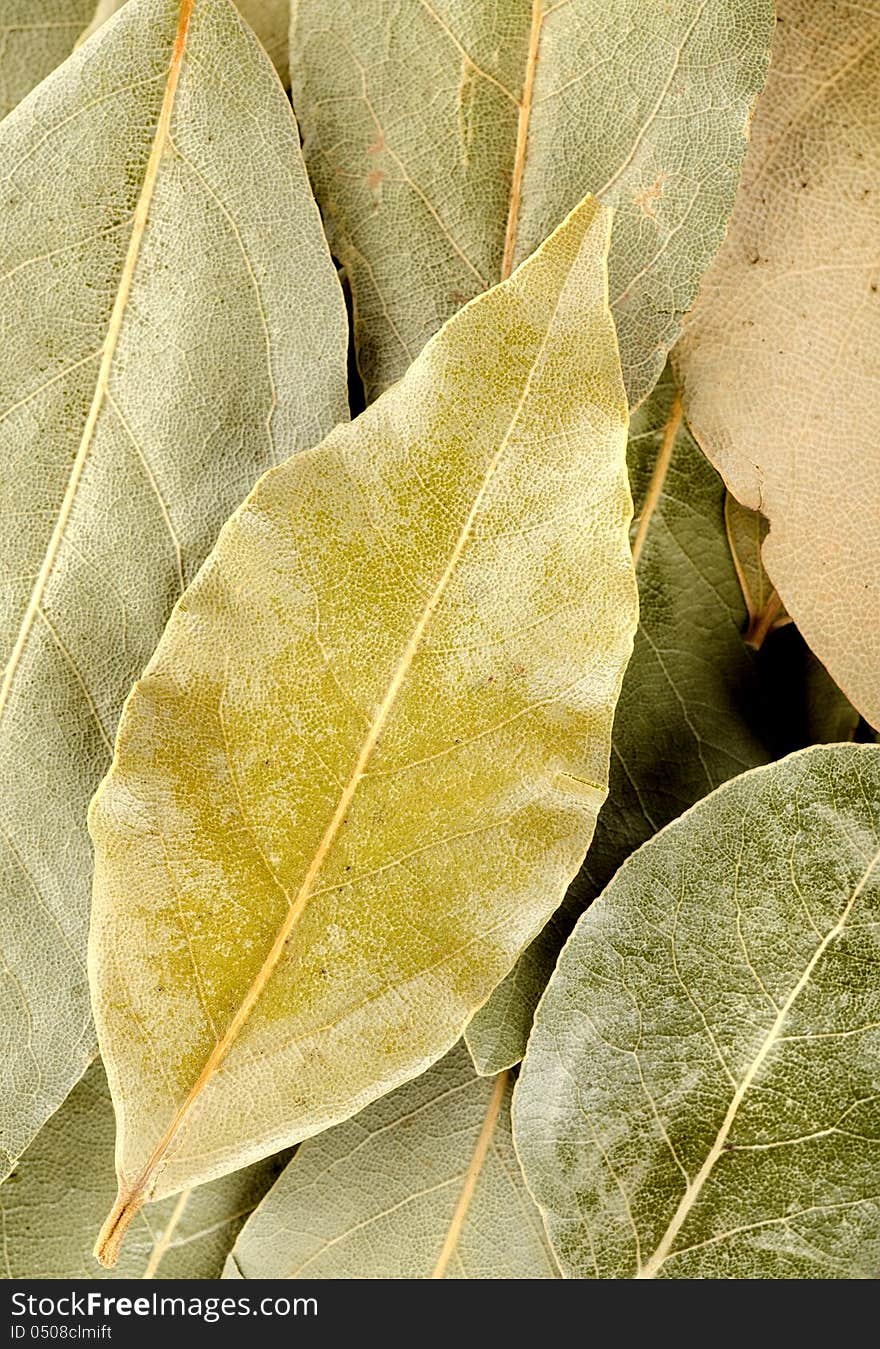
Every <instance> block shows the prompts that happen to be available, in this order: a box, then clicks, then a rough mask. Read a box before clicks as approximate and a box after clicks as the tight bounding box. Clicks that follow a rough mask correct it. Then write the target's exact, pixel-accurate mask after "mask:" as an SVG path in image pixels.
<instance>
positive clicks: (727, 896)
mask: <svg viewBox="0 0 880 1349" xmlns="http://www.w3.org/2000/svg"><path fill="white" fill-rule="evenodd" d="M878 801H880V748H878V747H877V746H876V745H835V746H828V747H818V748H812V749H808V750H804V751H802V752H800V753H798V754H794V755H792V756H790V757H789V758H787V759H785V760H782V761H781V762H779V763H776V764H773V765H771V766H769V767H767V768H759V769H756V770H754V771H753V772H751V773H747V774H744V775H743V776H742V777H740V778H738V779H736V780H735V781H733V782H730V783H727V784H726V785H725V786H724V787H721V788H720V789H719V790H718V791H717V792H715V793H714V794H713V795H712V796H711V797H709V798H707V799H706V800H705V801H702V802H700V804H698V805H697V806H695V807H694V808H693V809H692V810H691V811H689V812H688V813H687V814H686V815H684V816H683V817H682V818H681V819H679V820H676V821H675V822H674V823H673V824H671V825H670V826H669V827H668V828H667V829H665V830H663V831H662V833H660V834H658V835H657V836H656V837H655V838H654V839H652V840H651V841H650V842H649V843H646V844H645V845H644V847H642V848H641V849H640V850H639V851H638V852H637V853H635V854H634V855H633V856H632V858H630V860H629V861H628V862H626V863H625V864H624V866H623V867H622V868H621V869H620V871H619V872H618V873H617V875H616V876H615V878H614V880H613V881H612V882H611V884H610V885H609V886H608V888H607V889H606V890H605V892H604V894H603V895H602V897H601V898H600V899H599V900H597V902H596V903H595V904H594V905H593V906H592V908H591V909H590V910H589V911H588V912H587V913H586V914H585V915H584V916H583V918H582V919H581V920H580V922H579V923H578V925H577V927H576V929H575V931H574V934H573V935H572V937H571V939H570V941H569V942H568V944H567V946H566V947H565V950H564V951H563V953H562V956H561V957H560V961H559V965H558V966H557V969H556V971H555V973H554V975H553V978H552V980H551V982H550V984H549V986H548V989H547V992H546V994H545V996H544V999H543V1001H542V1002H541V1005H540V1007H539V1009H538V1013H537V1016H536V1019H535V1028H534V1030H533V1032H532V1035H531V1038H530V1040H529V1048H528V1052H527V1054H526V1058H525V1061H524V1064H523V1070H522V1075H521V1077H520V1080H519V1083H518V1086H517V1088H516V1092H515V1095H514V1109H513V1118H514V1135H515V1140H516V1147H517V1151H518V1154H519V1156H520V1159H521V1161H522V1164H523V1168H524V1170H525V1175H526V1180H527V1182H528V1185H529V1188H530V1190H531V1192H532V1193H533V1195H534V1196H535V1198H536V1199H537V1201H538V1203H539V1205H540V1206H541V1208H542V1210H543V1211H544V1215H545V1219H546V1222H547V1227H548V1233H549V1235H550V1239H551V1242H552V1244H553V1247H554V1250H555V1252H556V1255H557V1257H558V1259H559V1261H560V1264H561V1266H562V1268H563V1270H564V1271H565V1272H566V1273H567V1274H568V1275H570V1276H574V1277H584V1278H634V1277H640V1278H656V1277H660V1278H685V1279H688V1278H689V1279H694V1278H700V1279H706V1278H709V1279H712V1278H715V1279H717V1278H739V1279H742V1278H776V1279H785V1278H789V1279H790V1278H794V1279H803V1278H822V1279H824V1278H844V1279H846V1278H873V1277H876V1273H877V1269H878V1267H880V1200H878V1196H877V1169H878V1162H880V1109H878V1101H880V1098H878V1094H877V1062H878V1051H880V994H878V986H877V981H876V979H875V978H873V976H872V975H870V974H868V973H867V972H868V971H872V970H874V969H876V967H877V962H878V959H880V940H878V938H880V806H878Z"/></svg>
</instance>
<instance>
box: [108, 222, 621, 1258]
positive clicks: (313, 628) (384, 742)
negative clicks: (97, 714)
mask: <svg viewBox="0 0 880 1349" xmlns="http://www.w3.org/2000/svg"><path fill="white" fill-rule="evenodd" d="M609 227H610V220H609V213H608V212H607V211H606V210H605V209H604V208H602V207H600V206H598V204H597V203H596V202H595V201H594V200H593V199H587V200H586V201H585V202H583V203H582V205H581V206H580V207H579V208H578V209H577V210H576V211H575V212H573V213H572V215H571V216H570V217H569V219H568V220H567V222H566V223H565V224H564V225H563V226H561V227H560V229H559V230H558V231H557V232H556V233H555V234H554V235H553V236H552V237H551V239H550V240H548V242H547V243H546V245H545V246H544V247H543V248H542V249H541V250H540V251H539V252H537V253H536V254H534V255H533V256H532V258H530V259H529V260H528V262H526V263H525V264H523V266H522V267H521V268H519V269H518V270H517V271H516V272H515V273H514V275H513V276H512V277H511V278H510V279H509V281H507V282H506V283H504V284H503V285H501V286H498V287H495V288H494V289H493V290H492V291H490V292H488V293H487V294H486V295H484V296H480V297H479V298H478V299H477V300H475V301H474V302H473V304H471V305H470V306H468V307H467V308H466V309H464V310H463V311H462V312H461V313H460V314H458V315H456V316H455V318H453V319H452V320H450V322H449V323H448V324H447V325H446V326H445V327H444V329H443V330H442V331H441V333H440V334H438V336H437V337H436V338H435V339H434V340H433V341H432V342H431V343H430V344H429V345H428V346H427V347H426V349H425V350H424V352H423V353H422V354H421V356H420V357H419V358H418V359H417V361H416V362H415V363H414V364H413V366H412V367H411V368H410V370H409V371H408V373H407V375H406V376H405V377H404V379H403V380H402V381H401V382H400V383H399V384H397V385H395V386H394V387H393V388H392V389H390V390H389V391H388V392H387V393H386V394H385V395H384V396H383V398H382V399H381V400H379V401H378V402H377V403H376V404H375V405H374V406H373V407H372V408H369V409H367V411H366V412H364V413H363V414H362V415H361V416H360V417H359V418H358V419H357V421H356V422H354V423H353V424H352V425H351V426H347V427H340V428H338V429H337V430H336V431H335V432H334V433H333V434H332V435H331V436H329V437H328V438H327V440H326V441H325V442H324V443H323V444H322V445H320V446H319V447H317V448H316V449H314V450H309V451H306V452H304V453H303V454H300V455H297V456H295V457H294V458H293V459H292V460H291V461H290V462H289V463H287V464H284V465H282V466H280V467H279V468H277V469H275V470H273V471H272V472H270V473H269V474H267V475H266V476H265V477H264V478H263V479H262V481H261V482H260V484H259V485H258V486H257V488H256V489H255V490H254V492H253V493H252V494H251V496H250V497H249V498H248V500H247V501H246V502H245V504H244V505H243V506H242V507H241V509H240V510H239V511H238V512H237V513H236V514H235V516H234V517H233V518H232V520H231V521H230V522H229V523H228V524H227V525H226V526H225V528H224V530H223V531H222V533H221V535H220V539H219V542H218V544H217V546H216V548H215V550H214V552H213V554H212V556H211V558H210V560H209V562H208V563H207V564H206V566H205V567H204V568H203V569H202V571H201V572H200V574H199V577H198V579H197V580H196V582H195V583H194V584H193V585H192V586H191V587H190V588H189V590H188V591H187V593H186V594H185V596H184V597H183V599H182V600H181V601H180V603H179V604H178V605H177V607H176V609H175V612H174V614H173V616H172V618H171V621H170V623H169V626H168V628H167V629H166V632H165V635H164V637H163V639H162V641H161V643H160V645H159V647H158V650H157V652H156V654H155V656H154V658H153V660H152V661H151V664H150V667H149V669H148V671H147V673H146V675H145V677H144V678H143V679H142V680H141V681H140V682H139V683H138V684H137V685H136V687H135V689H134V691H133V693H132V694H131V696H130V698H129V700H128V703H127V705H126V713H125V716H124V717H123V721H122V725H121V728H120V732H119V738H118V741H117V753H116V757H115V760H114V764H113V767H112V770H111V772H110V774H109V776H108V777H107V779H106V780H105V782H104V784H103V785H102V787H101V790H100V791H99V793H98V795H97V797H96V799H95V802H94V805H93V807H92V815H91V827H92V835H93V838H94V841H95V849H96V879H95V891H94V903H93V910H92V929H91V971H92V977H93V980H94V986H93V1001H94V1004H95V1008H96V1018H97V1021H98V1028H99V1035H100V1040H101V1045H102V1051H103V1053H104V1059H105V1062H106V1064H107V1069H108V1077H109V1079H110V1083H111V1088H112V1090H113V1095H114V1101H115V1104H116V1109H117V1116H118V1120H119V1131H120V1141H119V1149H118V1164H119V1181H120V1197H119V1205H118V1208H117V1210H116V1211H115V1212H114V1214H113V1215H112V1216H111V1219H110V1221H109V1223H108V1226H107V1229H106V1231H105V1233H104V1236H103V1239H102V1254H103V1256H104V1258H109V1259H112V1256H113V1251H114V1248H115V1246H116V1244H117V1243H118V1240H119V1238H120V1236H121V1233H122V1231H123V1230H124V1224H125V1222H126V1220H127V1219H128V1217H129V1216H130V1214H131V1212H132V1211H133V1210H134V1209H135V1208H136V1207H137V1205H138V1204H139V1203H140V1202H142V1201H143V1200H144V1199H146V1198H149V1197H151V1196H153V1197H158V1196H160V1195H162V1194H169V1193H173V1192H174V1191H175V1190H179V1189H182V1188H185V1187H186V1186H188V1185H191V1184H193V1183H194V1182H196V1181H203V1180H208V1179H210V1178H212V1177H213V1176H216V1175H219V1174H221V1173H222V1172H224V1171H226V1170H229V1169H231V1168H234V1167H237V1166H241V1165H242V1164H244V1163H246V1162H248V1161H251V1160H254V1159H256V1158H258V1157H260V1156H263V1155H266V1154H267V1153H269V1152H273V1151H276V1150H277V1149H278V1148H279V1147H281V1146H285V1145H286V1144H287V1143H291V1142H294V1141H297V1140H299V1139H302V1138H304V1137H307V1136H309V1135H311V1134H314V1133H318V1132H320V1131H321V1130H322V1129H324V1128H326V1127H328V1126H329V1125H330V1124H333V1123H336V1122H339V1121H341V1120H343V1119H345V1118H347V1117H349V1116H351V1115H352V1114H354V1113H356V1112H357V1111H358V1110H359V1109H361V1108H363V1107H364V1106H366V1105H367V1104H369V1102H370V1101H371V1100H373V1099H375V1098H376V1097H377V1096H380V1095H382V1094H384V1093H385V1092H387V1091H389V1090H391V1089H392V1088H393V1087H395V1086H397V1085H399V1084H401V1083H402V1082H404V1081H406V1080H408V1079H409V1078H412V1077H414V1076H416V1075H417V1074H418V1073H419V1072H421V1071H423V1070H424V1069H425V1068H426V1067H427V1066H428V1065H429V1064H430V1063H431V1062H433V1061H435V1060H436V1059H438V1058H439V1057H440V1056H441V1055H442V1054H443V1053H445V1052H446V1050H448V1049H449V1048H450V1047H451V1046H452V1044H454V1043H455V1041H456V1040H458V1039H459V1037H460V1035H461V1032H462V1030H463V1028H464V1026H465V1024H466V1023H467V1021H468V1019H469V1017H470V1016H471V1015H472V1013H473V1011H474V1010H475V1008H476V1007H477V1006H478V1005H479V1004H480V1003H481V1002H482V1001H484V999H485V998H486V997H487V996H488V994H489V992H490V991H491V989H492V988H493V987H494V985H495V984H496V983H497V982H498V981H499V979H501V978H502V977H503V976H504V975H505V974H506V973H507V971H508V970H509V969H510V967H511V966H512V964H513V962H514V961H515V959H516V957H517V955H518V954H519V952H520V951H521V950H522V948H523V947H524V946H525V945H526V944H527V942H529V941H530V940H531V938H532V937H533V936H534V935H535V933H536V932H537V931H539V930H540V928H541V927H542V926H543V924H544V923H545V922H546V920H547V918H548V916H549V914H550V913H551V912H552V910H553V909H554V908H555V907H556V906H557V905H558V904H559V902H560V900H561V899H562V896H563V894H564V892H565V888H566V886H567V884H568V882H569V881H570V879H571V877H572V875H573V874H574V873H575V872H576V870H577V868H578V866H579V865H580V862H581V860H582V859H583V855H584V852H585V851H586V848H587V846H588V844H589V840H590V836H591V834H592V830H593V825H594V823H595V818H596V813H597V810H598V807H599V805H600V803H601V801H602V799H603V797H604V795H605V791H606V786H607V766H608V753H609V741H610V732H611V720H612V716H613V710H614V704H615V701H616V698H617V694H618V691H619V686H620V679H621V676H622V672H623V667H624V665H625V663H626V660H627V658H628V656H629V654H630V649H631V644H632V633H633V628H634V626H635V609H636V594H635V582H634V577H633V568H632V560H631V556H630V552H629V545H628V537H627V531H628V526H629V521H630V516H631V510H632V505H631V499H630V493H629V487H628V484H627V480H626V464H625V447H626V424H627V410H626V399H625V394H624V390H623V383H622V379H621V373H620V362H619V358H618V353H617V345H616V341H615V335H614V327H613V322H612V319H611V315H610V312H609V309H608V304H607V270H606V259H607V245H608V234H609ZM123 940H124V942H125V944H126V949H127V950H128V951H129V953H130V954H129V958H128V959H127V960H126V962H125V965H124V967H121V966H120V964H119V962H118V960H117V957H116V952H117V950H118V947H119V943H120V941H123Z"/></svg>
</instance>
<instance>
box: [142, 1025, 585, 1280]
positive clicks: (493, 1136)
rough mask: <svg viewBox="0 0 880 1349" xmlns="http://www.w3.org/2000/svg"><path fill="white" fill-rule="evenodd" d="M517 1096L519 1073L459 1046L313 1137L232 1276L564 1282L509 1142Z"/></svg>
mask: <svg viewBox="0 0 880 1349" xmlns="http://www.w3.org/2000/svg"><path fill="white" fill-rule="evenodd" d="M510 1092H511V1082H510V1075H509V1074H507V1073H502V1074H501V1075H500V1076H499V1077H497V1078H495V1079H494V1080H493V1081H489V1080H487V1079H486V1078H485V1077H476V1076H475V1075H474V1068H473V1064H472V1063H471V1060H470V1056H469V1054H468V1052H467V1050H466V1049H465V1048H464V1046H463V1045H457V1046H456V1048H455V1049H453V1050H452V1051H451V1052H450V1053H449V1054H447V1056H446V1057H445V1058H444V1059H441V1060H440V1062H439V1063H436V1064H435V1065H434V1066H433V1068H429V1069H428V1071H427V1072H426V1073H423V1074H422V1076H421V1077H417V1078H416V1079H415V1080H414V1081H413V1082H408V1083H407V1084H406V1085H405V1086H403V1087H398V1089H397V1091H395V1092H392V1094H391V1095H390V1096H384V1097H383V1098H382V1100H380V1101H376V1102H375V1103H374V1104H373V1105H371V1106H368V1108H367V1109H366V1110H364V1111H363V1112H362V1113H361V1114H360V1115H357V1116H356V1117H355V1118H354V1119H352V1120H348V1121H347V1122H346V1123H345V1124H340V1125H337V1127H336V1128H335V1129H329V1130H327V1132H326V1133H323V1134H319V1135H318V1137H317V1138H311V1139H309V1141H308V1142H307V1143H304V1144H303V1145H302V1147H301V1148H299V1150H298V1151H297V1153H296V1156H295V1157H294V1159H293V1161H292V1162H290V1164H289V1165H288V1166H287V1168H286V1170H285V1171H284V1173H283V1175H282V1176H281V1177H280V1178H279V1179H278V1180H277V1181H276V1183H275V1185H274V1186H273V1187H272V1189H271V1190H270V1192H269V1193H268V1194H267V1195H266V1197H265V1199H264V1200H263V1201H262V1203H261V1204H260V1205H259V1207H258V1208H257V1209H256V1210H255V1211H254V1213H253V1215H252V1216H251V1218H250V1219H249V1221H248V1223H247V1224H246V1226H245V1227H244V1229H243V1230H242V1231H241V1233H240V1234H239V1237H238V1239H237V1241H236V1243H235V1246H234V1248H233V1250H232V1252H231V1254H230V1256H229V1259H228V1261H227V1263H226V1270H225V1272H224V1277H226V1278H233V1279H234V1278H239V1279H241V1278H245V1279H299V1278H306V1279H418V1278H444V1277H445V1278H451V1279H554V1278H558V1277H559V1271H558V1269H557V1267H556V1262H555V1260H554V1258H553V1255H552V1254H551V1251H550V1248H549V1246H548V1244H547V1237H546V1234H545V1232H544V1229H543V1227H542V1224H541V1219H540V1216H539V1214H538V1211H537V1209H536V1208H535V1206H534V1204H533V1202H532V1200H531V1197H530V1196H529V1194H528V1191H527V1190H526V1188H525V1182H524V1181H523V1178H522V1173H521V1172H520V1169H519V1162H518V1161H517V1159H516V1154H515V1152H514V1150H513V1140H512V1138H511V1135H510ZM215 1183H216V1182H215ZM166 1202H167V1201H166Z"/></svg>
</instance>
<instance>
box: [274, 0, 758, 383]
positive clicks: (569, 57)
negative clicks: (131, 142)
mask: <svg viewBox="0 0 880 1349" xmlns="http://www.w3.org/2000/svg"><path fill="white" fill-rule="evenodd" d="M772 30H773V5H772V3H770V0H678V3H676V4H674V5H659V4H652V5H646V4H644V0H613V3H608V0H602V3H598V0H565V3H562V4H560V3H557V2H556V0H513V2H512V3H508V4H504V5H502V6H499V5H498V4H497V3H495V0H470V3H468V4H467V5H451V4H449V3H448V0H408V2H407V3H406V4H400V3H398V0H372V3H369V4H361V5H352V4H350V3H349V2H348V0H294V3H293V6H292V27H291V54H292V81H293V95H294V107H295V108H296V112H297V118H298V120H299V123H300V126H301V128H302V131H303V148H304V153H305V156H306V163H307V165H308V168H309V173H310V175H311V178H312V182H313V185H314V187H315V191H316V195H317V197H318V200H319V203H320V205H321V208H322V211H323V214H324V219H325V221H326V223H327V226H328V229H329V232H330V240H331V244H332V247H333V251H334V253H335V254H336V256H337V257H338V258H339V259H340V261H341V262H342V263H343V264H344V265H345V267H346V268H347V270H348V272H349V275H350V277H351V284H352V292H353V296H354V302H355V340H356V343H357V347H358V361H359V366H360V369H361V373H362V375H363V377H364V381H365V384H366V387H367V392H368V395H371V396H372V395H375V394H376V393H377V392H379V391H381V390H382V389H383V388H385V387H387V386H388V385H389V384H390V383H392V382H393V381H394V380H395V379H397V378H398V377H399V376H400V375H401V374H402V373H403V371H404V370H405V369H406V367H407V366H408V365H409V363H410V361H411V360H412V359H413V357H414V356H415V355H416V353H417V352H418V351H419V349H420V348H421V347H422V345H423V344H424V342H425V341H426V340H427V338H428V337H430V335H431V334H432V333H433V332H435V331H436V329H437V328H438V327H439V326H440V324H441V323H442V322H443V321H444V320H445V319H446V318H448V317H449V315H450V314H452V313H454V311H455V310H456V309H457V308H459V306H460V305H461V304H463V303H464V301H465V300H468V299H470V298H471V297H472V296H473V295H476V294H478V293H479V292H480V291H481V290H483V289H485V287H486V286H489V285H491V284H493V283H494V282H496V281H497V280H499V278H503V277H504V276H506V275H507V274H508V272H509V271H510V268H511V267H512V266H514V265H515V264H516V263H518V262H519V261H521V260H522V258H524V257H526V256H528V254H529V253H530V252H531V251H532V250H533V249H534V248H536V247H537V245H538V244H539V243H540V242H541V240H542V239H544V238H546V237H547V235H548V234H549V233H550V232H551V230H552V229H553V228H554V227H555V226H556V225H557V224H558V223H559V221H560V220H561V219H562V218H563V217H564V215H565V214H566V212H567V211H568V210H570V209H571V207H573V206H574V205H575V203H576V202H577V201H579V200H580V198H581V197H582V196H583V195H584V194H585V193H587V192H592V193H593V194H595V195H597V196H598V197H599V198H600V199H601V200H603V201H604V202H606V203H607V204H608V205H610V206H613V207H614V209H615V226H614V240H613V243H612V249H611V257H610V261H609V269H610V279H611V297H612V308H613V310H614V314H615V320H616V323H617V329H618V334H619V338H620V345H621V357H622V363H623V370H624V378H625V382H626V386H627V391H628V394H629V398H630V403H631V405H633V406H635V405H636V404H637V403H639V402H640V401H641V400H642V398H643V397H644V396H645V395H646V394H647V393H648V392H649V391H650V389H651V387H652V386H653V385H654V383H655V381H656V380H657V378H658V376H659V375H660V373H661V371H662V369H663V364H664V360H665V355H666V352H667V350H668V349H669V347H670V346H671V345H672V343H673V342H674V341H675V339H676V337H677V336H678V331H679V327H680V320H681V316H682V314H683V312H684V311H686V310H687V309H688V308H689V307H690V305H691V304H692V302H693V299H694V295H695V293H696V289H697V284H698V282H699V279H700V276H701V274H702V272H703V271H704V270H705V268H706V267H707V266H708V264H709V262H710V261H711V259H712V257H713V255H714V253H715V251H716V249H717V248H718V245H719V244H720V242H721V239H722V237H723V234H724V230H725V227H726V224H727V217H728V215H729V213H730V209H731V207H732V205H733V200H734V194H735V191H736V185H737V180H738V176H739V167H740V164H741V161H742V158H743V155H744V152H745V148H746V137H747V133H748V122H749V117H750V112H751V107H752V104H753V101H754V99H755V97H756V95H757V93H758V91H759V89H760V88H761V85H762V84H763V81H764V76H765V71H766V67H767V61H768V56H769V50H770V41H771V36H772ZM426 91H430V93H429V94H426Z"/></svg>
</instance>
